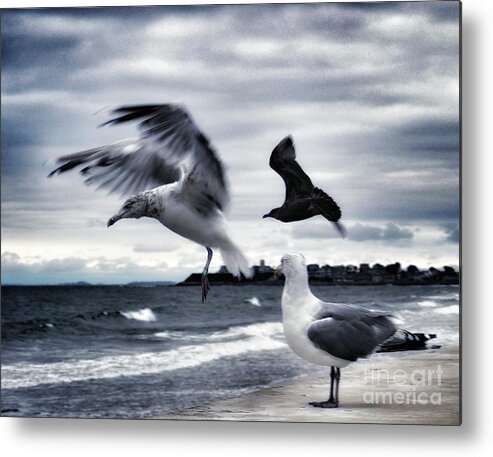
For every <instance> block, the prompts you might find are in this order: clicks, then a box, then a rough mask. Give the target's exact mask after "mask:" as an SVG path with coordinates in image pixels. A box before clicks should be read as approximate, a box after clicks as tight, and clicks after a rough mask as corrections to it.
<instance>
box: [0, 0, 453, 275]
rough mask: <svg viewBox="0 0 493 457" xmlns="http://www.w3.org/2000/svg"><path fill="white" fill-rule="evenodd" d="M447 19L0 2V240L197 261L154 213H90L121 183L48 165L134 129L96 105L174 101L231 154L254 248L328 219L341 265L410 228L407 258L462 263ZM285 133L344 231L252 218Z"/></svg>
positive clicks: (320, 10)
mask: <svg viewBox="0 0 493 457" xmlns="http://www.w3.org/2000/svg"><path fill="white" fill-rule="evenodd" d="M458 20H459V4H458V2H417V3H403V4H397V3H362V4H357V3H350V4H337V3H327V4H305V5H236V6H203V7H200V6H191V7H147V8H146V7H138V8H137V7H136V8H97V9H91V8H77V9H70V8H62V9H49V8H48V9H38V10H28V9H27V10H3V11H2V94H1V95H2V112H1V121H2V252H7V251H8V252H13V253H17V254H18V255H20V256H21V259H20V262H21V264H22V262H24V263H25V258H27V257H28V256H29V255H34V256H40V258H43V259H44V260H43V261H42V262H41V263H40V265H45V263H43V262H45V261H46V262H48V261H50V260H55V259H58V260H60V261H61V260H62V259H65V258H74V259H76V258H79V259H82V262H83V263H84V265H85V262H86V260H87V259H89V258H94V257H95V255H96V254H97V253H98V252H99V253H101V255H104V256H105V257H106V258H108V259H110V258H115V259H116V258H123V257H127V256H128V258H129V259H131V261H132V262H134V264H135V265H136V270H135V271H137V270H138V268H137V267H138V266H139V265H141V266H142V268H143V270H142V271H148V270H146V267H145V265H146V263H148V262H149V260H150V259H151V260H152V261H154V262H159V261H160V259H161V260H162V257H163V256H166V259H165V260H166V264H167V265H168V266H169V268H170V271H171V270H172V269H173V268H177V267H178V263H179V262H180V259H181V258H182V257H180V256H179V255H178V254H176V253H175V251H177V252H178V251H180V252H181V253H182V255H184V256H186V255H188V256H190V262H189V264H190V265H195V264H196V263H197V264H199V263H200V258H201V253H200V251H199V250H195V248H194V247H189V246H188V245H187V243H184V242H182V241H180V240H177V239H176V237H175V236H174V235H173V234H171V233H167V232H164V229H162V228H161V227H157V226H155V225H152V224H150V223H148V222H145V223H141V222H140V221H139V222H138V223H137V222H136V223H135V224H127V225H125V226H122V227H121V228H119V229H118V231H116V230H114V231H112V232H111V233H109V232H108V231H107V230H106V229H105V227H102V226H101V225H100V224H99V223H98V221H100V220H103V221H104V220H106V219H107V217H109V216H110V215H111V214H113V213H114V211H115V210H116V209H117V208H118V207H119V206H120V204H121V200H120V199H119V198H118V197H116V196H113V195H112V196H107V195H106V194H104V192H96V191H95V190H94V189H92V188H86V187H85V186H84V185H83V183H82V179H80V178H79V177H78V176H76V175H75V174H74V175H73V176H62V177H57V178H55V179H50V180H48V179H46V175H47V174H48V173H49V171H51V169H52V166H53V165H54V160H55V159H56V158H57V157H58V156H60V155H62V154H66V153H71V152H76V151H79V150H83V149H85V148H90V147H95V146H99V145H102V144H106V143H110V142H114V141H117V140H119V139H121V138H124V137H128V136H135V134H136V130H135V126H132V125H129V126H124V127H105V128H97V126H98V125H99V124H101V123H102V122H104V121H105V120H107V110H108V107H115V106H118V105H122V104H132V103H138V104H142V103H160V102H179V103H184V104H185V105H186V106H187V108H188V109H189V110H190V112H191V114H192V116H193V117H194V119H195V120H196V122H197V123H198V125H199V126H200V128H201V129H202V130H203V131H204V133H205V134H206V135H207V136H208V137H209V138H210V139H211V141H212V143H213V144H214V146H215V147H216V148H217V149H218V151H219V153H220V155H221V157H222V159H223V161H224V163H225V165H226V168H227V172H228V176H229V181H230V184H231V192H232V208H231V213H230V215H229V218H230V220H231V221H232V230H234V231H235V236H234V238H235V239H237V240H238V243H242V244H243V245H244V246H245V250H246V251H247V253H248V254H249V256H250V258H251V259H252V261H254V260H257V259H259V258H260V257H262V256H267V257H268V258H269V259H272V262H274V261H277V260H278V258H279V257H280V256H281V255H282V254H283V253H284V252H283V246H285V248H286V249H288V248H289V249H290V250H292V249H296V250H302V251H303V252H305V254H306V255H307V256H308V257H310V256H313V257H314V258H315V259H316V258H317V255H320V256H321V254H320V253H319V250H317V249H316V247H314V246H313V243H312V242H311V240H310V237H312V239H317V238H320V237H323V236H325V235H322V233H325V234H326V235H327V239H328V240H330V243H331V244H330V248H327V249H328V250H330V253H331V255H337V256H338V258H340V259H341V260H342V261H344V259H346V258H347V260H348V261H350V260H351V261H352V262H355V261H356V260H358V255H360V256H363V257H364V258H361V260H362V261H364V260H367V261H372V259H373V257H372V256H374V255H375V254H374V248H373V245H372V242H378V243H380V244H382V241H386V242H387V243H384V244H385V245H384V246H383V247H381V249H380V252H383V251H382V249H383V250H385V249H386V251H385V255H386V258H389V259H390V260H400V258H398V257H399V256H402V255H403V251H402V248H399V249H400V250H395V249H397V248H394V247H392V246H396V245H397V244H398V243H397V242H398V241H399V242H403V241H406V242H407V244H408V245H409V251H406V253H405V255H406V256H407V257H409V258H410V259H411V260H412V261H413V262H415V263H417V264H419V263H420V259H421V258H422V262H421V263H426V262H427V256H428V255H430V256H431V255H433V258H441V257H443V258H444V262H443V263H450V259H453V258H457V260H456V261H455V263H458V246H457V242H458V239H459V237H458V230H457V228H456V227H457V222H458V217H459V83H458V78H459V23H458ZM287 134H292V135H293V138H294V141H295V144H296V147H297V153H298V158H299V161H300V163H301V164H302V166H303V167H304V169H305V170H306V172H307V173H308V174H309V175H310V176H311V177H312V179H313V181H314V183H315V185H317V186H319V187H321V188H323V189H325V190H326V191H327V192H329V193H330V194H331V195H332V196H333V197H334V198H335V199H336V201H338V202H339V203H340V205H341V207H342V209H343V221H345V223H346V224H347V226H348V227H349V228H353V231H352V234H351V232H350V234H349V237H348V240H345V241H344V242H343V241H339V240H336V239H333V238H332V235H331V234H330V230H331V227H330V226H328V227H327V228H326V232H324V231H323V230H324V229H322V230H321V231H320V226H319V225H318V224H317V223H316V222H317V221H307V222H306V223H303V224H301V225H300V226H298V225H296V226H293V227H289V226H283V225H282V224H281V225H279V224H278V225H273V224H271V223H269V222H266V221H261V215H262V214H264V213H265V212H266V211H268V210H269V209H270V208H272V207H275V206H278V205H280V204H281V203H282V200H283V198H284V187H283V183H282V180H281V179H280V178H279V176H277V175H276V174H275V173H274V172H273V171H272V170H271V169H270V168H269V167H268V159H269V155H270V152H271V150H272V148H273V147H274V146H275V145H276V144H277V143H278V142H279V140H280V139H281V138H283V137H284V136H286V135H287ZM447 224H448V225H447ZM420 225H423V227H424V230H423V231H421V232H420V236H419V237H418V236H414V235H415V233H414V231H413V230H414V229H412V230H411V228H410V227H411V226H412V227H417V226H418V227H419V226H420ZM446 225H447V226H453V227H454V229H451V230H450V231H448V232H446V233H445V235H446V236H445V238H444V237H443V235H442V236H441V237H438V236H436V233H437V231H438V232H439V233H442V234H443V233H444V232H443V230H444V229H443V227H444V226H446ZM426 230H428V231H429V237H428V238H427V237H426V236H425V232H426ZM274 231H276V232H275V233H277V235H276V239H275V240H272V238H273V237H272V233H273V232H274ZM144 233H145V234H144ZM426 233H428V232H426ZM252 236H253V238H254V239H253V240H252ZM269 240H272V242H271V243H270V242H269ZM279 240H283V243H284V244H282V243H280V241H279ZM440 240H442V241H440ZM336 241H337V243H336ZM153 243H155V244H157V245H158V246H160V248H159V252H157V253H153V252H152V251H151V250H149V249H148V246H149V245H152V244H153ZM168 246H171V247H173V248H175V247H176V249H174V250H173V249H171V248H169V250H168ZM362 246H365V247H364V248H363V247H362ZM430 246H432V247H430ZM365 249H367V251H365ZM431 251H433V252H431ZM159 256H160V257H159ZM393 257H395V259H393ZM23 259H24V260H23ZM11 265H12V264H11V263H8V262H5V263H4V262H2V270H3V271H7V270H5V269H7V268H11V270H10V271H13V270H12V268H13V267H12V266H11ZM40 268H41V266H40ZM16 271H18V275H17V276H18V277H22V275H27V276H29V275H30V273H29V271H28V270H26V269H24V270H16ZM80 271H81V274H83V273H84V271H85V270H84V269H83V268H82V269H81V270H80ZM129 271H130V270H129ZM177 271H178V270H177ZM163 274H164V273H163ZM82 279H83V278H82Z"/></svg>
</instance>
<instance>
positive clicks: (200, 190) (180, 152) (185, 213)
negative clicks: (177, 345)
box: [49, 104, 251, 302]
mask: <svg viewBox="0 0 493 457" xmlns="http://www.w3.org/2000/svg"><path fill="white" fill-rule="evenodd" d="M112 115H113V116H114V117H113V118H112V119H110V120H109V121H107V122H105V123H104V124H103V125H117V124H123V123H126V122H130V121H138V122H139V124H138V126H139V137H138V138H132V139H125V140H122V141H118V142H117V143H114V144H111V145H108V146H102V147H99V148H95V149H90V150H87V151H82V152H78V153H76V154H71V155H66V156H63V157H60V158H59V159H58V164H60V166H59V167H58V168H56V169H55V170H53V171H52V172H51V173H50V174H49V176H53V175H56V174H59V173H64V172H67V171H70V170H72V169H75V168H79V171H80V173H81V174H82V175H84V176H85V178H86V179H85V183H86V184H93V183H94V184H97V185H98V186H99V187H98V188H100V187H104V188H107V189H109V190H110V191H112V192H120V193H121V194H122V195H123V196H128V195H132V194H133V195H132V196H131V197H129V198H128V199H127V200H126V202H125V203H124V204H123V206H122V207H121V209H120V210H119V211H118V212H117V213H116V214H115V215H114V216H112V217H111V218H110V219H109V221H108V227H109V226H111V225H113V224H114V223H115V222H117V221H119V220H120V219H128V218H133V219H138V218H141V217H144V216H145V217H152V218H154V219H157V220H158V221H159V222H161V224H163V225H164V226H166V227H167V228H169V229H170V230H172V231H173V232H175V233H177V234H178V235H181V236H183V237H185V238H187V239H189V240H192V241H194V242H196V243H198V244H200V245H202V246H204V247H205V248H206V250H207V261H206V264H205V267H204V269H203V272H202V302H204V301H205V299H206V298H207V294H208V291H209V281H208V279H207V273H208V271H209V265H210V263H211V259H212V255H213V248H219V250H220V252H221V255H222V257H223V260H224V262H225V264H226V267H227V268H228V270H229V271H230V272H231V273H232V274H233V275H235V276H237V277H241V275H242V274H243V275H244V276H245V277H250V276H251V270H250V268H249V266H248V262H247V260H246V258H245V256H244V255H243V254H242V253H241V251H240V250H239V249H238V248H237V247H236V245H235V244H234V243H233V241H232V240H231V238H230V237H229V235H228V232H227V227H226V222H225V218H224V211H225V210H226V207H227V205H228V201H229V192H228V186H227V183H226V176H225V173H224V168H223V165H222V163H221V160H220V159H219V157H218V155H217V153H216V152H215V150H214V149H213V147H212V146H211V144H210V143H209V141H208V139H207V138H206V137H205V136H204V134H203V133H202V132H201V131H200V130H199V129H198V127H197V126H196V124H195V123H194V121H193V120H192V118H191V116H190V115H189V114H188V112H187V111H186V110H185V108H183V107H181V106H179V105H172V104H166V105H141V106H123V107H120V108H118V109H115V110H114V111H113V112H112Z"/></svg>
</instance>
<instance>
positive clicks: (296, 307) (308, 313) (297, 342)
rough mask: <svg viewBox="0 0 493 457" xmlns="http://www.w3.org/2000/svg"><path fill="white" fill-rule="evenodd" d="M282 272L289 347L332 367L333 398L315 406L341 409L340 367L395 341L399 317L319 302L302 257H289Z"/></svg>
mask: <svg viewBox="0 0 493 457" xmlns="http://www.w3.org/2000/svg"><path fill="white" fill-rule="evenodd" d="M280 269H281V271H282V273H283V274H284V276H285V278H286V281H285V284H284V289H283V292H282V300H281V303H282V321H283V327H284V335H285V337H286V341H287V343H288V345H289V347H290V348H291V349H292V350H293V351H294V352H295V353H296V354H297V355H299V356H300V357H301V358H303V359H305V360H307V361H308V362H311V363H314V364H317V365H326V366H330V367H331V368H330V396H329V399H328V400H327V401H321V402H311V403H310V404H311V405H313V406H317V407H320V408H337V406H338V404H339V381H340V378H341V368H344V367H345V366H347V365H348V364H350V363H351V362H355V361H356V360H357V359H358V358H360V357H367V356H369V355H370V354H372V352H374V351H375V350H377V349H378V348H379V346H380V345H382V344H383V343H384V342H386V341H387V340H388V339H389V338H391V337H392V335H394V333H395V332H396V331H397V326H396V322H395V321H396V319H395V318H394V317H393V316H392V315H390V314H388V313H386V312H380V311H370V310H367V309H365V308H362V307H360V306H355V305H350V304H342V303H326V302H323V301H321V300H319V299H318V298H317V297H315V296H314V295H313V294H312V293H311V291H310V286H309V285H308V274H307V271H306V265H305V259H304V257H303V256H302V255H301V254H289V255H285V256H284V257H283V258H282V260H281V267H280Z"/></svg>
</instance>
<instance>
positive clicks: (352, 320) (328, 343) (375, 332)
mask: <svg viewBox="0 0 493 457" xmlns="http://www.w3.org/2000/svg"><path fill="white" fill-rule="evenodd" d="M325 305H326V306H323V307H322V309H321V311H320V312H319V314H318V315H317V320H315V321H314V322H313V323H312V324H310V326H309V327H308V338H309V339H310V340H311V341H312V342H313V344H314V345H315V346H317V347H318V348H320V349H322V350H323V351H326V352H328V353H329V354H331V355H334V356H336V357H339V358H341V359H344V360H350V361H355V360H357V359H358V358H360V357H367V356H368V355H370V354H371V353H372V352H373V351H374V350H375V349H377V347H378V346H379V345H380V344H382V343H383V342H384V341H385V340H387V339H388V338H390V337H391V336H392V335H393V334H394V333H395V331H396V330H397V327H396V325H395V324H394V322H393V321H392V319H391V317H392V316H391V315H389V314H388V313H381V312H378V311H368V310H366V309H364V308H360V307H358V306H352V305H330V304H325Z"/></svg>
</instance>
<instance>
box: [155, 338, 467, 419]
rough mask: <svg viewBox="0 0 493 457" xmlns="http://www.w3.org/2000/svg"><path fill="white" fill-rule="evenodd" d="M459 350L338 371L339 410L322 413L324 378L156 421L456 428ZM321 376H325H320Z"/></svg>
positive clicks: (374, 360)
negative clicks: (283, 422)
mask: <svg viewBox="0 0 493 457" xmlns="http://www.w3.org/2000/svg"><path fill="white" fill-rule="evenodd" d="M459 372H460V369H459V349H458V348H446V349H434V350H426V351H413V352H405V353H404V352H403V353H394V354H391V355H389V354H386V355H380V354H376V355H374V356H372V357H371V358H370V359H368V360H364V361H360V362H357V363H354V364H352V365H349V366H348V367H347V368H345V369H343V371H342V380H341V390H340V406H339V408H337V409H320V408H315V407H313V406H311V405H309V404H308V402H310V401H320V400H326V399H327V397H328V390H329V370H328V369H327V374H326V375H325V374H323V375H322V374H320V373H321V372H318V371H317V374H316V375H313V374H310V375H307V376H306V377H304V378H301V379H297V380H294V381H292V382H291V383H289V384H287V385H284V386H279V387H272V388H266V389H262V390H258V391H256V392H253V393H250V394H247V395H243V396H240V397H236V398H230V399H227V400H221V401H218V402H214V403H210V404H205V405H201V406H198V407H193V408H188V409H185V410H182V411H180V412H179V413H176V414H172V415H160V416H158V417H156V418H159V419H173V420H180V419H181V420H224V421H226V420H234V421H286V422H329V423H330V422H337V423H378V424H423V425H424V424H427V425H460V421H461V419H460V376H459ZM322 373H323V372H322Z"/></svg>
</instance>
